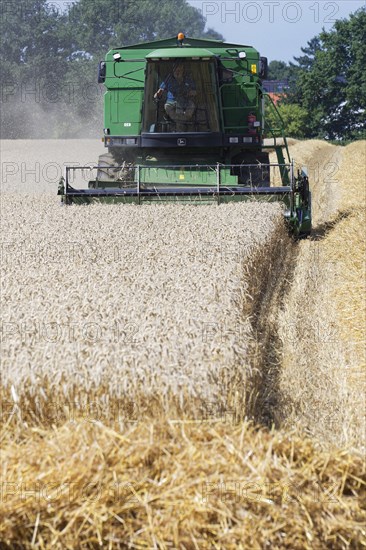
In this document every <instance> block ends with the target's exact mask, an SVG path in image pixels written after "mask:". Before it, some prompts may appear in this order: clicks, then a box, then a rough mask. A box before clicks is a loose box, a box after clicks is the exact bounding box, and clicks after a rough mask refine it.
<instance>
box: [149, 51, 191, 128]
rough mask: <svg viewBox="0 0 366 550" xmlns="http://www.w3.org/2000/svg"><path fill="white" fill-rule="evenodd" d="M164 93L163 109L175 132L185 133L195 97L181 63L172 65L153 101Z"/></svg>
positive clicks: (189, 79)
mask: <svg viewBox="0 0 366 550" xmlns="http://www.w3.org/2000/svg"><path fill="white" fill-rule="evenodd" d="M164 92H166V94H167V96H166V102H165V105H164V109H165V112H166V114H167V115H168V116H169V118H170V119H171V120H173V121H174V122H175V123H176V131H178V132H179V131H185V130H186V129H187V126H188V124H187V123H189V122H190V121H191V120H192V119H193V115H194V112H195V109H196V105H195V102H194V101H193V98H194V97H196V95H197V91H196V85H195V83H194V81H193V80H192V79H191V78H190V77H189V76H188V75H186V74H185V70H184V64H183V62H182V61H177V62H176V63H174V66H173V72H172V73H170V74H169V75H168V76H167V78H166V79H165V80H164V82H162V83H161V84H160V87H159V89H158V91H157V92H156V93H155V94H154V99H160V98H161V97H162V95H163V93H164Z"/></svg>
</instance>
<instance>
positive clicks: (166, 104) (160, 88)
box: [143, 59, 219, 133]
mask: <svg viewBox="0 0 366 550" xmlns="http://www.w3.org/2000/svg"><path fill="white" fill-rule="evenodd" d="M145 89H146V95H145V105H144V123H143V131H144V132H150V133H151V132H153V133H161V132H218V131H219V121H218V120H219V119H218V109H217V92H216V90H217V88H216V71H215V64H214V62H213V61H202V60H198V61H192V60H180V59H179V60H175V61H149V62H148V64H147V74H146V88H145Z"/></svg>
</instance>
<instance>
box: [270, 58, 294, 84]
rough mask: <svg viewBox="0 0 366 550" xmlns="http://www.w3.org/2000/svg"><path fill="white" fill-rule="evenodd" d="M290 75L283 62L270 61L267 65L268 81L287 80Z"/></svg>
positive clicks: (288, 67) (289, 70)
mask: <svg viewBox="0 0 366 550" xmlns="http://www.w3.org/2000/svg"><path fill="white" fill-rule="evenodd" d="M290 75H291V67H290V66H289V65H287V63H285V62H284V61H276V60H275V61H271V62H270V63H269V65H268V79H269V80H288V79H289V78H290Z"/></svg>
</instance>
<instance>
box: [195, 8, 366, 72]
mask: <svg viewBox="0 0 366 550" xmlns="http://www.w3.org/2000/svg"><path fill="white" fill-rule="evenodd" d="M187 1H188V3H189V4H191V5H192V6H194V7H195V8H198V9H199V10H201V11H202V13H203V15H204V16H205V18H206V19H207V27H212V28H214V29H215V30H216V31H218V32H220V33H221V34H222V35H223V36H224V38H225V40H226V41H228V42H235V43H238V44H248V45H251V46H254V47H255V48H256V49H257V50H259V51H260V53H261V55H264V56H266V57H268V59H269V61H272V60H274V59H278V60H281V61H286V62H288V61H292V60H293V57H294V56H298V55H299V54H300V53H301V50H300V48H301V47H302V46H306V44H307V42H308V41H309V40H310V39H311V38H313V36H316V35H317V34H319V33H320V32H321V30H322V28H323V27H324V28H325V29H326V30H329V29H330V28H331V27H332V26H333V24H334V21H335V20H336V19H342V18H347V17H348V16H349V14H350V13H354V12H355V11H356V10H357V9H358V8H360V7H362V6H365V5H366V0H343V1H339V0H335V1H331V0H297V1H294V2H292V1H290V0H256V1H250V0H241V1H238V0H233V1H231V0H230V1H226V2H224V1H222V0H212V1H211V0H187ZM185 31H186V33H187V34H188V35H189V29H185Z"/></svg>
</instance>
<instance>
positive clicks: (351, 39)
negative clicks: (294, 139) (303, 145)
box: [286, 8, 366, 140]
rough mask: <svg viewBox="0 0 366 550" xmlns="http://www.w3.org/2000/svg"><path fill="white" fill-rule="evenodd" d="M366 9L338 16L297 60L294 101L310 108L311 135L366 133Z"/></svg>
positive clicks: (290, 96) (338, 137)
mask: <svg viewBox="0 0 366 550" xmlns="http://www.w3.org/2000/svg"><path fill="white" fill-rule="evenodd" d="M365 34H366V10H365V9H364V8H362V9H360V10H358V11H357V12H356V13H354V14H351V16H350V18H349V19H342V20H339V21H336V23H335V24H334V27H333V28H332V29H331V30H330V31H329V32H326V31H323V32H322V33H321V34H320V35H319V36H318V37H316V38H314V39H313V40H311V41H310V42H309V43H308V47H307V48H303V49H302V51H303V53H304V54H305V55H304V56H301V57H298V58H295V61H297V65H295V64H292V67H291V68H292V71H293V75H294V78H293V82H295V84H293V86H292V88H291V91H290V93H289V94H288V97H287V100H286V101H287V102H288V103H298V104H299V105H300V106H301V107H303V108H304V109H305V110H306V111H308V113H309V115H310V116H309V121H308V125H307V127H306V134H305V137H320V138H326V139H335V140H342V139H345V140H349V139H359V138H361V137H362V136H363V135H364V133H365V129H366V122H365V120H366V117H365V109H366V72H365V66H366V50H365V45H364V44H365Z"/></svg>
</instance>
